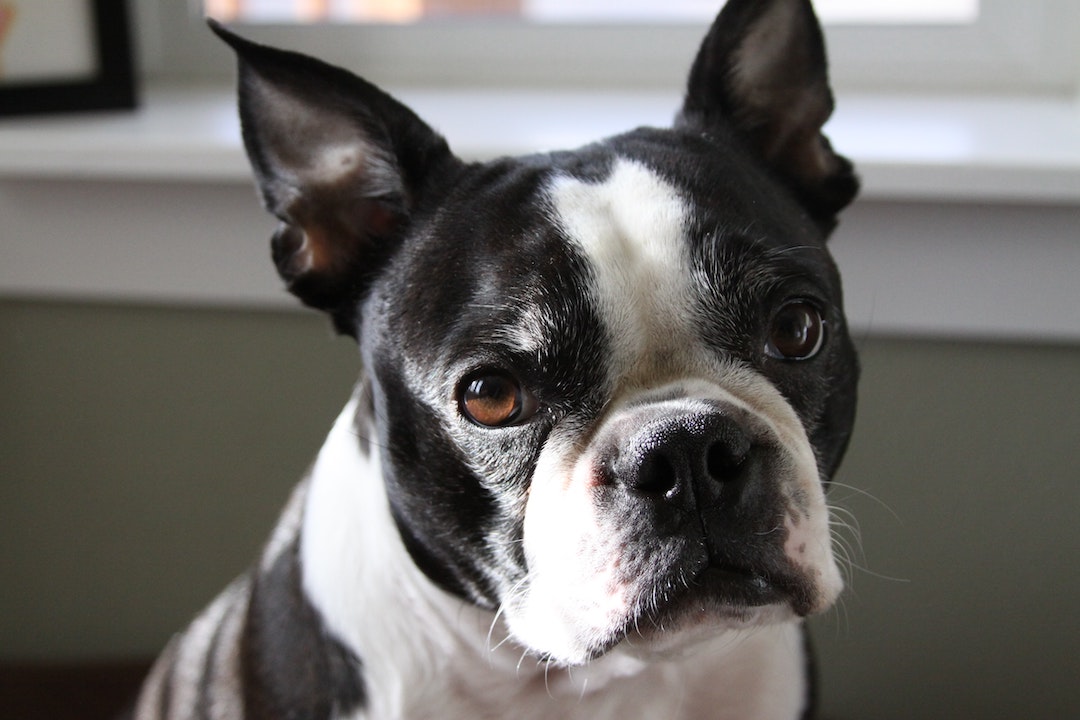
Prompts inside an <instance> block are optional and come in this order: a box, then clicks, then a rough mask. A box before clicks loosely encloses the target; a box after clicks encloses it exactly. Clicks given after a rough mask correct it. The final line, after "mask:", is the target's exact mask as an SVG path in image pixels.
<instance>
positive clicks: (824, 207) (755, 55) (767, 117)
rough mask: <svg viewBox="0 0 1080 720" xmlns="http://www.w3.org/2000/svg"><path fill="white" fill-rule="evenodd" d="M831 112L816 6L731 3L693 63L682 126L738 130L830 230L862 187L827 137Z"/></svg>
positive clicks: (806, 0)
mask: <svg viewBox="0 0 1080 720" xmlns="http://www.w3.org/2000/svg"><path fill="white" fill-rule="evenodd" d="M832 110H833V97H832V91H831V90H830V89H829V80H828V72H827V67H826V59H825V43H824V40H823V39H822V34H821V27H820V25H819V24H818V21H817V18H816V17H815V15H814V11H813V8H812V7H811V5H810V0H729V2H728V3H727V5H725V6H724V9H723V10H722V11H721V12H720V15H719V17H717V19H716V22H715V23H713V26H712V29H710V31H709V34H708V35H707V36H706V37H705V41H704V42H703V43H702V46H701V50H700V51H699V52H698V56H697V59H696V60H695V61H694V65H693V67H692V69H691V71H690V81H689V86H688V88H687V94H686V101H685V103H684V105H683V108H682V111H681V112H680V113H679V116H678V118H677V120H676V124H677V125H678V126H680V127H688V128H691V129H694V130H697V131H699V132H706V133H708V132H710V131H711V130H716V129H719V128H720V127H724V128H727V127H731V126H734V128H735V130H736V132H738V133H739V134H741V135H742V136H743V137H744V138H745V139H746V140H747V141H748V142H749V143H750V145H751V146H752V147H753V149H754V150H755V151H756V152H757V153H758V155H759V156H760V157H762V158H763V159H764V160H765V161H766V162H767V163H768V164H769V165H771V166H772V167H773V169H774V170H775V171H776V172H777V173H779V175H780V177H781V178H782V179H783V180H784V181H785V182H786V183H787V184H788V185H789V186H790V187H791V188H792V189H793V190H794V192H795V193H796V195H797V196H798V197H799V199H800V200H801V201H802V203H803V204H804V205H805V206H806V208H807V209H808V210H809V211H810V212H811V214H812V215H814V217H815V218H816V219H817V220H818V221H819V222H821V223H822V224H823V225H825V226H827V227H831V225H832V224H833V222H834V216H835V215H836V213H837V212H838V211H839V210H840V209H841V208H843V207H844V206H846V205H847V204H848V203H850V202H851V200H852V199H853V198H854V197H855V194H856V192H857V191H858V187H859V184H858V180H857V179H856V177H855V174H854V171H853V170H852V166H851V163H850V162H849V161H848V160H847V159H846V158H844V157H842V156H840V155H838V154H836V153H835V152H833V149H832V146H831V145H830V144H829V141H828V139H827V138H826V137H825V136H824V135H823V134H822V133H821V127H822V126H823V125H824V124H825V121H826V120H828V118H829V115H831V114H832Z"/></svg>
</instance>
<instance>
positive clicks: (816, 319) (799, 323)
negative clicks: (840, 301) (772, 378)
mask: <svg viewBox="0 0 1080 720" xmlns="http://www.w3.org/2000/svg"><path fill="white" fill-rule="evenodd" d="M824 343H825V321H824V320H823V319H822V317H821V313H820V312H819V311H818V309H817V308H816V307H815V306H814V305H812V304H811V303H810V302H808V301H806V300H792V301H790V302H787V303H784V304H783V305H782V306H780V309H779V310H777V311H776V314H775V315H773V318H772V323H771V324H770V326H769V339H768V341H767V342H766V344H765V352H766V354H767V355H768V356H769V357H771V358H775V359H777V360H809V359H810V358H812V357H814V356H815V355H817V354H818V352H819V351H820V350H821V346H822V345H823V344H824Z"/></svg>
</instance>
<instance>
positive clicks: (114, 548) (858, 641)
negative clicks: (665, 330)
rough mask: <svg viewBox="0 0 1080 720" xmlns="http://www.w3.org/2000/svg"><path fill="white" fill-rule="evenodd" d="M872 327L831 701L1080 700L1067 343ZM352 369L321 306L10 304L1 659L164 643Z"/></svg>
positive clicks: (839, 704) (201, 598) (0, 437)
mask: <svg viewBox="0 0 1080 720" xmlns="http://www.w3.org/2000/svg"><path fill="white" fill-rule="evenodd" d="M861 346H862V357H863V365H864V376H863V377H864V379H863V385H862V395H861V406H860V414H859V421H858V427H857V430H856V435H855V439H854V442H853V446H852V449H851V451H850V454H849V456H848V459H847V461H846V463H845V466H844V470H843V472H842V476H841V477H840V478H839V484H838V486H837V487H836V488H834V490H833V491H832V494H831V496H830V499H831V501H832V502H834V503H836V504H838V505H841V506H843V507H845V508H848V509H850V510H851V511H852V512H853V513H854V514H855V516H856V517H857V519H858V522H859V524H860V525H861V528H862V533H861V534H862V541H861V546H859V547H858V548H857V549H856V553H855V555H856V557H855V561H856V564H857V565H858V566H859V567H858V568H856V569H853V570H852V571H851V583H850V588H849V591H848V592H847V594H846V595H845V598H844V601H843V603H842V605H841V606H840V607H839V608H838V609H837V610H836V611H834V612H832V613H830V614H829V615H828V616H826V617H823V618H819V619H818V620H816V621H815V624H814V628H815V635H816V637H817V642H818V646H819V650H820V653H821V664H822V673H823V676H824V678H823V692H824V696H825V697H824V699H825V706H826V709H827V710H828V711H829V715H830V716H831V717H835V718H841V719H842V718H860V717H873V718H875V719H877V720H883V719H884V720H887V719H888V718H913V717H918V718H950V719H951V718H1019V717H1024V718H1062V717H1066V716H1070V715H1074V714H1075V712H1076V710H1077V708H1078V707H1080V683H1077V682H1076V678H1077V677H1078V676H1080V656H1078V654H1077V651H1076V649H1075V645H1076V642H1077V640H1078V639H1080V623H1078V621H1077V619H1076V608H1077V607H1080V573H1078V572H1077V569H1076V562H1077V559H1078V557H1080V554H1078V550H1080V523H1077V522H1076V517H1077V514H1078V512H1080V459H1078V458H1080V454H1078V451H1077V446H1078V444H1080V443H1078V441H1080V423H1078V422H1077V421H1078V416H1080V411H1078V408H1080V347H1076V346H1068V347H1053V346H1034V345H1025V346H1019V345H1008V344H984V343H971V342H964V343H959V342H956V343H953V342H944V341H920V340H890V339H878V338H874V339H868V340H864V341H862V342H861ZM356 371H357V364H356V359H355V355H354V350H353V347H352V345H351V344H350V343H349V342H348V341H346V340H343V339H339V338H335V337H333V335H332V334H331V332H330V331H329V329H328V326H327V324H326V323H325V322H324V321H323V320H322V319H321V318H319V317H316V316H313V315H307V314H301V313H292V312H269V311H251V312H244V311H221V310H213V309H191V308H188V309H170V308H152V307H134V306H110V305H82V304H73V303H53V302H29V301H14V300H8V301H0V547H3V548H4V553H3V556H2V559H0V659H16V660H21V659H65V660H68V659H79V658H98V657H124V656H146V655H151V654H153V653H154V652H155V650H156V649H157V648H159V647H160V646H161V645H162V644H163V643H164V642H165V641H166V639H167V638H168V636H169V634H170V633H171V632H172V631H174V630H176V629H179V628H180V627H181V626H182V625H183V624H184V623H185V622H186V621H187V620H188V619H189V618H190V616H191V615H192V614H193V613H195V612H196V611H197V610H198V609H199V608H200V607H201V606H202V605H203V604H205V602H206V601H208V600H209V599H210V598H211V597H212V595H213V594H214V593H215V592H216V591H217V590H218V589H220V588H221V587H222V586H223V585H224V583H226V582H227V581H228V580H229V579H230V578H231V577H233V576H234V575H235V574H236V573H237V572H239V571H240V570H241V569H242V568H243V567H244V566H245V565H246V564H247V562H248V561H249V560H250V559H251V558H252V557H253V556H254V554H255V552H256V551H257V548H258V546H259V544H260V543H261V541H262V540H263V538H264V537H265V536H266V534H267V533H268V531H269V529H270V527H271V524H272V523H273V519H274V516H275V514H276V512H277V510H278V508H279V507H280V506H281V504H282V503H283V502H284V499H285V497H286V495H287V494H288V491H289V488H290V487H291V485H292V484H293V482H294V481H295V480H296V479H297V478H298V477H299V476H300V475H301V474H302V473H303V471H304V469H305V467H306V466H307V463H308V462H309V461H310V460H311V459H312V457H313V456H314V453H315V451H316V450H317V449H318V446H319V444H320V442H321V439H322V437H323V435H324V434H325V433H326V431H327V429H328V428H329V425H330V423H331V422H332V420H333V418H334V417H335V415H336V413H337V411H338V410H339V408H340V406H341V405H342V404H343V403H344V401H345V400H346V398H347V396H348V394H349V391H350V385H351V382H352V380H353V378H354V377H355V375H356ZM848 486H851V487H850V488H849V487H848ZM847 535H848V537H850V533H847Z"/></svg>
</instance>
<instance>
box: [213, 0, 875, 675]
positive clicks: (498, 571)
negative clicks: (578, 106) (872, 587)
mask: <svg viewBox="0 0 1080 720" xmlns="http://www.w3.org/2000/svg"><path fill="white" fill-rule="evenodd" d="M226 39H227V40H228V41H229V42H230V43H231V44H232V45H233V46H234V47H235V48H236V49H237V50H238V52H239V55H240V57H241V78H242V86H241V87H242V92H241V111H242V116H243V120H244V130H245V141H246V144H247V147H248V151H249V154H250V156H251V158H252V162H253V165H254V166H255V169H256V172H257V175H258V177H259V180H260V184H261V187H262V190H263V194H264V198H265V200H266V203H267V205H268V207H269V208H270V210H271V211H273V212H274V213H275V214H277V215H278V216H279V217H280V218H281V220H282V226H281V229H280V230H279V232H278V234H277V235H276V236H275V242H274V250H275V260H276V262H277V264H278V268H279V270H280V271H281V273H282V275H283V277H285V279H286V280H287V281H288V282H289V285H290V289H292V290H293V292H295V293H296V294H297V295H298V296H300V297H301V298H302V299H303V300H304V301H305V302H307V303H309V304H312V305H314V306H316V307H320V308H322V309H324V310H326V311H327V312H329V313H330V314H331V316H332V317H333V318H334V320H335V322H336V324H337V326H338V327H339V328H340V329H341V330H343V331H345V332H348V333H350V334H353V335H355V336H356V337H357V339H358V340H359V343H360V346H361V351H362V355H363V361H364V365H365V376H366V379H367V382H368V383H369V384H370V390H371V394H370V399H371V403H370V406H369V407H368V408H367V410H368V412H369V413H370V414H369V415H368V416H367V417H366V418H362V419H361V422H364V423H368V425H367V426H366V427H365V430H364V431H365V432H366V433H370V434H371V435H373V436H374V437H373V440H374V442H376V443H377V444H378V446H379V448H381V457H382V464H383V470H384V480H385V482H386V486H387V496H388V498H389V502H390V508H389V510H390V511H391V512H392V513H393V516H394V519H395V521H396V524H397V527H398V529H399V531H400V533H401V535H402V538H403V539H404V541H405V544H406V546H407V547H408V549H409V551H410V553H411V554H412V556H413V558H414V560H415V561H416V562H417V564H418V565H419V566H420V567H421V568H422V569H423V570H424V572H425V573H427V574H428V576H429V577H430V578H431V579H433V580H434V581H435V582H436V583H438V584H439V585H441V586H442V587H444V588H445V589H447V590H449V591H451V592H453V593H456V594H458V595H460V596H462V597H464V598H467V599H468V600H470V601H472V602H474V603H476V604H478V605H481V606H484V607H489V608H491V609H493V610H496V609H497V610H498V611H499V612H500V613H501V616H502V617H503V618H504V619H505V622H506V626H507V627H508V629H509V632H510V633H511V635H512V636H513V637H514V638H515V639H516V640H517V641H518V642H519V643H521V644H522V645H523V646H525V647H526V648H528V649H529V650H531V651H532V652H534V653H535V654H537V655H541V656H544V657H546V658H549V659H550V660H552V661H555V662H558V663H565V664H573V663H580V662H585V661H587V660H589V659H591V658H594V657H596V656H599V655H601V654H603V653H605V652H606V651H608V650H610V649H611V648H613V647H615V646H616V645H619V644H620V643H623V641H626V642H625V645H627V646H633V647H634V648H636V649H638V650H642V651H651V650H657V649H661V650H665V649H669V648H672V647H675V646H676V645H680V644H682V643H684V642H686V641H687V639H688V638H691V637H694V638H703V637H710V636H712V635H714V634H715V631H723V630H725V629H730V628H734V627H745V626H748V625H753V624H759V623H764V622H772V621H783V620H789V619H791V618H793V617H796V616H805V615H808V614H810V613H813V612H817V611H820V610H822V609H824V608H826V607H828V606H829V605H830V604H831V603H832V602H833V600H835V598H836V596H837V594H838V593H839V591H840V588H841V581H840V578H839V573H838V571H837V568H836V565H835V562H834V559H833V556H832V551H831V543H830V534H829V521H828V510H827V508H826V505H825V498H824V487H825V485H826V484H827V482H828V480H829V478H830V476H831V474H832V472H833V471H834V470H835V468H836V466H837V464H838V462H839V460H840V457H841V456H842V454H843V451H844V448H845V446H846V443H847V439H848V436H849V433H850V429H851V424H852V420H853V415H854V404H855V399H854V398H855V380H856V375H857V370H856V361H855V353H854V351H853V349H852V346H851V343H850V341H849V338H848V336H847V332H846V327H845V321H844V315H843V309H842V298H841V290H840V281H839V277H838V275H837V271H836V268H835V265H834V263H833V262H832V260H831V258H830V256H829V253H828V251H827V249H826V246H825V237H826V235H827V234H828V232H829V230H830V229H831V227H832V225H833V223H834V217H835V214H836V212H837V211H838V210H839V209H840V208H841V207H843V206H844V205H846V204H847V203H848V202H849V201H850V199H851V198H852V197H853V195H854V193H855V189H856V183H855V180H854V177H853V175H852V173H851V168H850V165H849V164H848V163H847V162H846V161H845V160H843V159H842V158H840V157H839V156H837V155H835V154H834V153H833V152H832V151H831V149H830V147H829V145H828V142H827V141H826V140H825V138H824V137H823V136H821V134H820V126H821V124H822V123H823V122H824V121H825V119H826V118H827V117H828V115H829V112H830V111H831V107H832V101H831V97H830V94H829V90H828V85H827V82H826V80H825V68H824V52H823V49H822V47H821V37H820V31H819V29H818V27H817V24H816V20H815V19H814V17H813V14H812V12H811V10H810V9H809V4H808V3H807V2H803V1H802V0H773V1H771V2H763V1H761V0H742V1H740V0H732V2H730V3H729V4H728V6H727V7H726V8H725V10H724V11H723V13H722V14H721V16H720V17H719V18H718V20H717V23H716V24H715V25H714V27H713V29H712V31H711V32H710V34H709V36H708V37H707V38H706V40H705V43H704V45H703V47H702V50H701V53H700V54H699V56H698V60H697V62H696V63H695V65H694V68H693V71H692V73H691V78H690V84H689V89H688V93H687V99H686V103H685V105H684V107H683V108H682V111H681V112H680V113H679V115H678V117H677V119H676V123H675V127H674V128H673V129H667V130H654V129H639V130H635V131H632V132H630V133H627V134H625V135H622V136H619V137H615V138H611V139H608V140H605V141H602V142H600V143H597V144H595V145H592V146H589V147H587V148H584V149H581V150H578V151H574V152H566V153H555V154H550V155H542V156H535V157H528V158H522V159H507V160H502V161H497V162H494V163H488V164H466V163H463V162H461V161H460V160H458V159H457V158H455V157H454V156H453V155H452V154H451V153H450V151H449V150H448V148H447V146H446V144H445V143H444V141H443V140H442V139H441V138H440V137H439V136H437V135H436V134H435V133H434V132H432V131H431V130H430V129H429V128H428V127H427V126H426V125H425V124H424V123H422V122H421V121H420V120H419V119H418V118H416V117H415V115H413V114H412V113H411V112H410V111H409V110H407V109H406V108H404V107H403V106H401V105H399V104H398V103H396V102H395V101H394V100H392V99H391V98H389V97H388V96H386V95H384V94H383V93H381V92H380V91H378V90H377V89H376V88H374V87H372V86H370V85H368V84H367V83H365V82H364V81H362V80H359V79H358V78H355V77H353V76H351V75H348V74H347V73H344V72H343V71H339V70H336V69H333V68H329V67H327V66H325V65H322V64H321V63H318V62H316V61H313V60H310V59H308V58H303V57H300V56H296V55H292V54H288V53H282V52H279V51H274V50H270V49H267V48H263V47H259V46H255V45H251V44H249V43H246V42H244V41H240V40H238V39H236V38H233V37H231V36H226Z"/></svg>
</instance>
